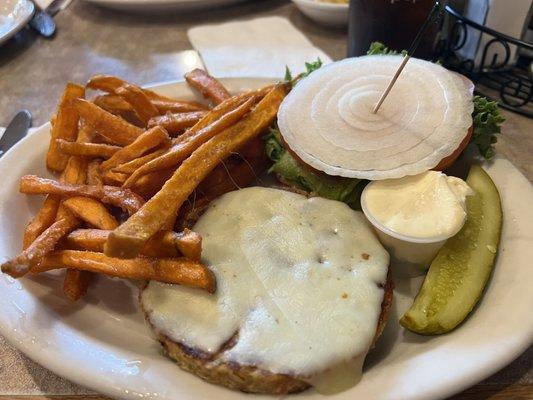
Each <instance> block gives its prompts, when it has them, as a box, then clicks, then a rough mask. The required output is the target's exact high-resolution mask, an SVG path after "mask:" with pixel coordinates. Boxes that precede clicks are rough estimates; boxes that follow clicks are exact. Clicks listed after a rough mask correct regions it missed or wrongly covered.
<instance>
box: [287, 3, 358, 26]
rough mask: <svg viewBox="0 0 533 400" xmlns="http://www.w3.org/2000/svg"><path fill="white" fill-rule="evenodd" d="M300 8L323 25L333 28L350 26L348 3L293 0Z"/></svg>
mask: <svg viewBox="0 0 533 400" xmlns="http://www.w3.org/2000/svg"><path fill="white" fill-rule="evenodd" d="M292 2H293V3H294V4H295V5H296V7H298V9H299V10H300V11H301V12H302V13H303V14H305V15H306V16H307V17H309V18H311V19H312V20H313V21H315V22H318V23H319V24H321V25H326V26H330V27H332V28H345V27H347V26H348V8H349V7H348V4H344V3H330V2H327V1H319V0H292Z"/></svg>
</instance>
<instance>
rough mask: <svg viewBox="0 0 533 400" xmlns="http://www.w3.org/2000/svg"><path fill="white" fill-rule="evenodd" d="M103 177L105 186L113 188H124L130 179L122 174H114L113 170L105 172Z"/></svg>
mask: <svg viewBox="0 0 533 400" xmlns="http://www.w3.org/2000/svg"><path fill="white" fill-rule="evenodd" d="M101 177H102V182H103V183H104V185H111V186H122V185H123V184H124V182H126V179H128V175H126V174H123V173H120V172H113V171H111V170H108V171H105V172H103V173H102V174H101Z"/></svg>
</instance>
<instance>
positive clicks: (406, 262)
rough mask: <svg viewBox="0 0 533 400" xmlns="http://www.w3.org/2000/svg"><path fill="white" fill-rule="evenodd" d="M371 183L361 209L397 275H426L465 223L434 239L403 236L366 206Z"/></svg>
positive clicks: (363, 197) (364, 195) (364, 193)
mask: <svg viewBox="0 0 533 400" xmlns="http://www.w3.org/2000/svg"><path fill="white" fill-rule="evenodd" d="M370 185H372V182H371V183H369V184H368V185H367V186H366V187H365V189H364V190H363V193H362V194H361V208H362V210H363V213H364V214H365V217H366V218H367V219H368V221H369V222H370V223H371V224H372V226H373V227H374V230H375V231H376V234H377V235H378V238H379V241H380V242H381V244H382V245H383V246H384V247H385V248H386V249H387V251H388V252H389V254H390V256H391V265H392V267H393V268H394V269H395V273H397V274H398V275H401V276H418V275H422V274H424V273H425V271H426V270H427V269H428V268H429V265H430V264H431V261H433V259H434V258H435V256H436V255H437V253H438V251H439V250H440V249H441V247H442V246H444V243H446V240H448V239H449V238H451V237H452V236H455V235H456V234H457V233H458V232H459V231H460V230H461V228H462V227H463V225H464V223H465V221H464V220H463V223H462V224H461V225H460V226H459V227H458V229H456V230H455V231H454V232H452V233H451V234H448V235H440V236H432V237H425V238H421V237H413V236H408V235H403V234H401V233H398V232H396V231H393V230H392V229H390V228H388V227H386V226H385V225H383V224H382V223H381V222H380V221H379V220H378V219H377V218H375V217H374V215H372V213H371V212H370V210H369V209H368V207H367V204H366V193H367V189H368V187H369V186H370Z"/></svg>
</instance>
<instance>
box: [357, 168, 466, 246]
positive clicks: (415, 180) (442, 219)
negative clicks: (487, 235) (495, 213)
mask: <svg viewBox="0 0 533 400" xmlns="http://www.w3.org/2000/svg"><path fill="white" fill-rule="evenodd" d="M473 193H474V192H473V191H472V189H470V187H469V186H468V185H467V184H466V182H464V181H463V180H461V179H459V178H456V177H453V176H446V175H445V174H443V173H442V172H438V171H426V172H424V173H422V174H419V175H414V176H406V177H404V178H400V179H386V180H382V181H374V182H371V183H370V184H369V185H368V186H367V187H366V188H365V191H364V194H363V199H362V201H364V203H365V208H366V212H367V213H370V215H371V217H373V218H374V219H376V220H377V221H378V222H379V223H381V224H382V225H384V226H385V227H386V228H388V229H390V230H392V231H394V232H397V233H399V234H402V235H406V236H411V237H415V238H433V237H444V239H447V238H449V237H450V236H453V235H454V234H455V233H457V232H458V231H459V229H461V227H462V226H463V224H464V222H465V220H466V211H465V210H466V205H465V202H466V196H470V195H472V194H473Z"/></svg>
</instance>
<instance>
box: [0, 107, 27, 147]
mask: <svg viewBox="0 0 533 400" xmlns="http://www.w3.org/2000/svg"><path fill="white" fill-rule="evenodd" d="M30 126H31V114H30V112H29V111H28V110H22V111H19V112H18V113H17V115H15V117H14V118H13V119H12V120H11V122H10V123H9V125H8V126H7V128H6V130H5V132H4V134H3V135H2V138H0V157H2V156H3V155H4V154H5V153H6V151H8V150H9V149H10V148H11V147H13V146H14V145H15V143H17V142H18V141H19V140H20V139H22V138H23V137H24V136H26V134H27V133H28V129H30Z"/></svg>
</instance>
